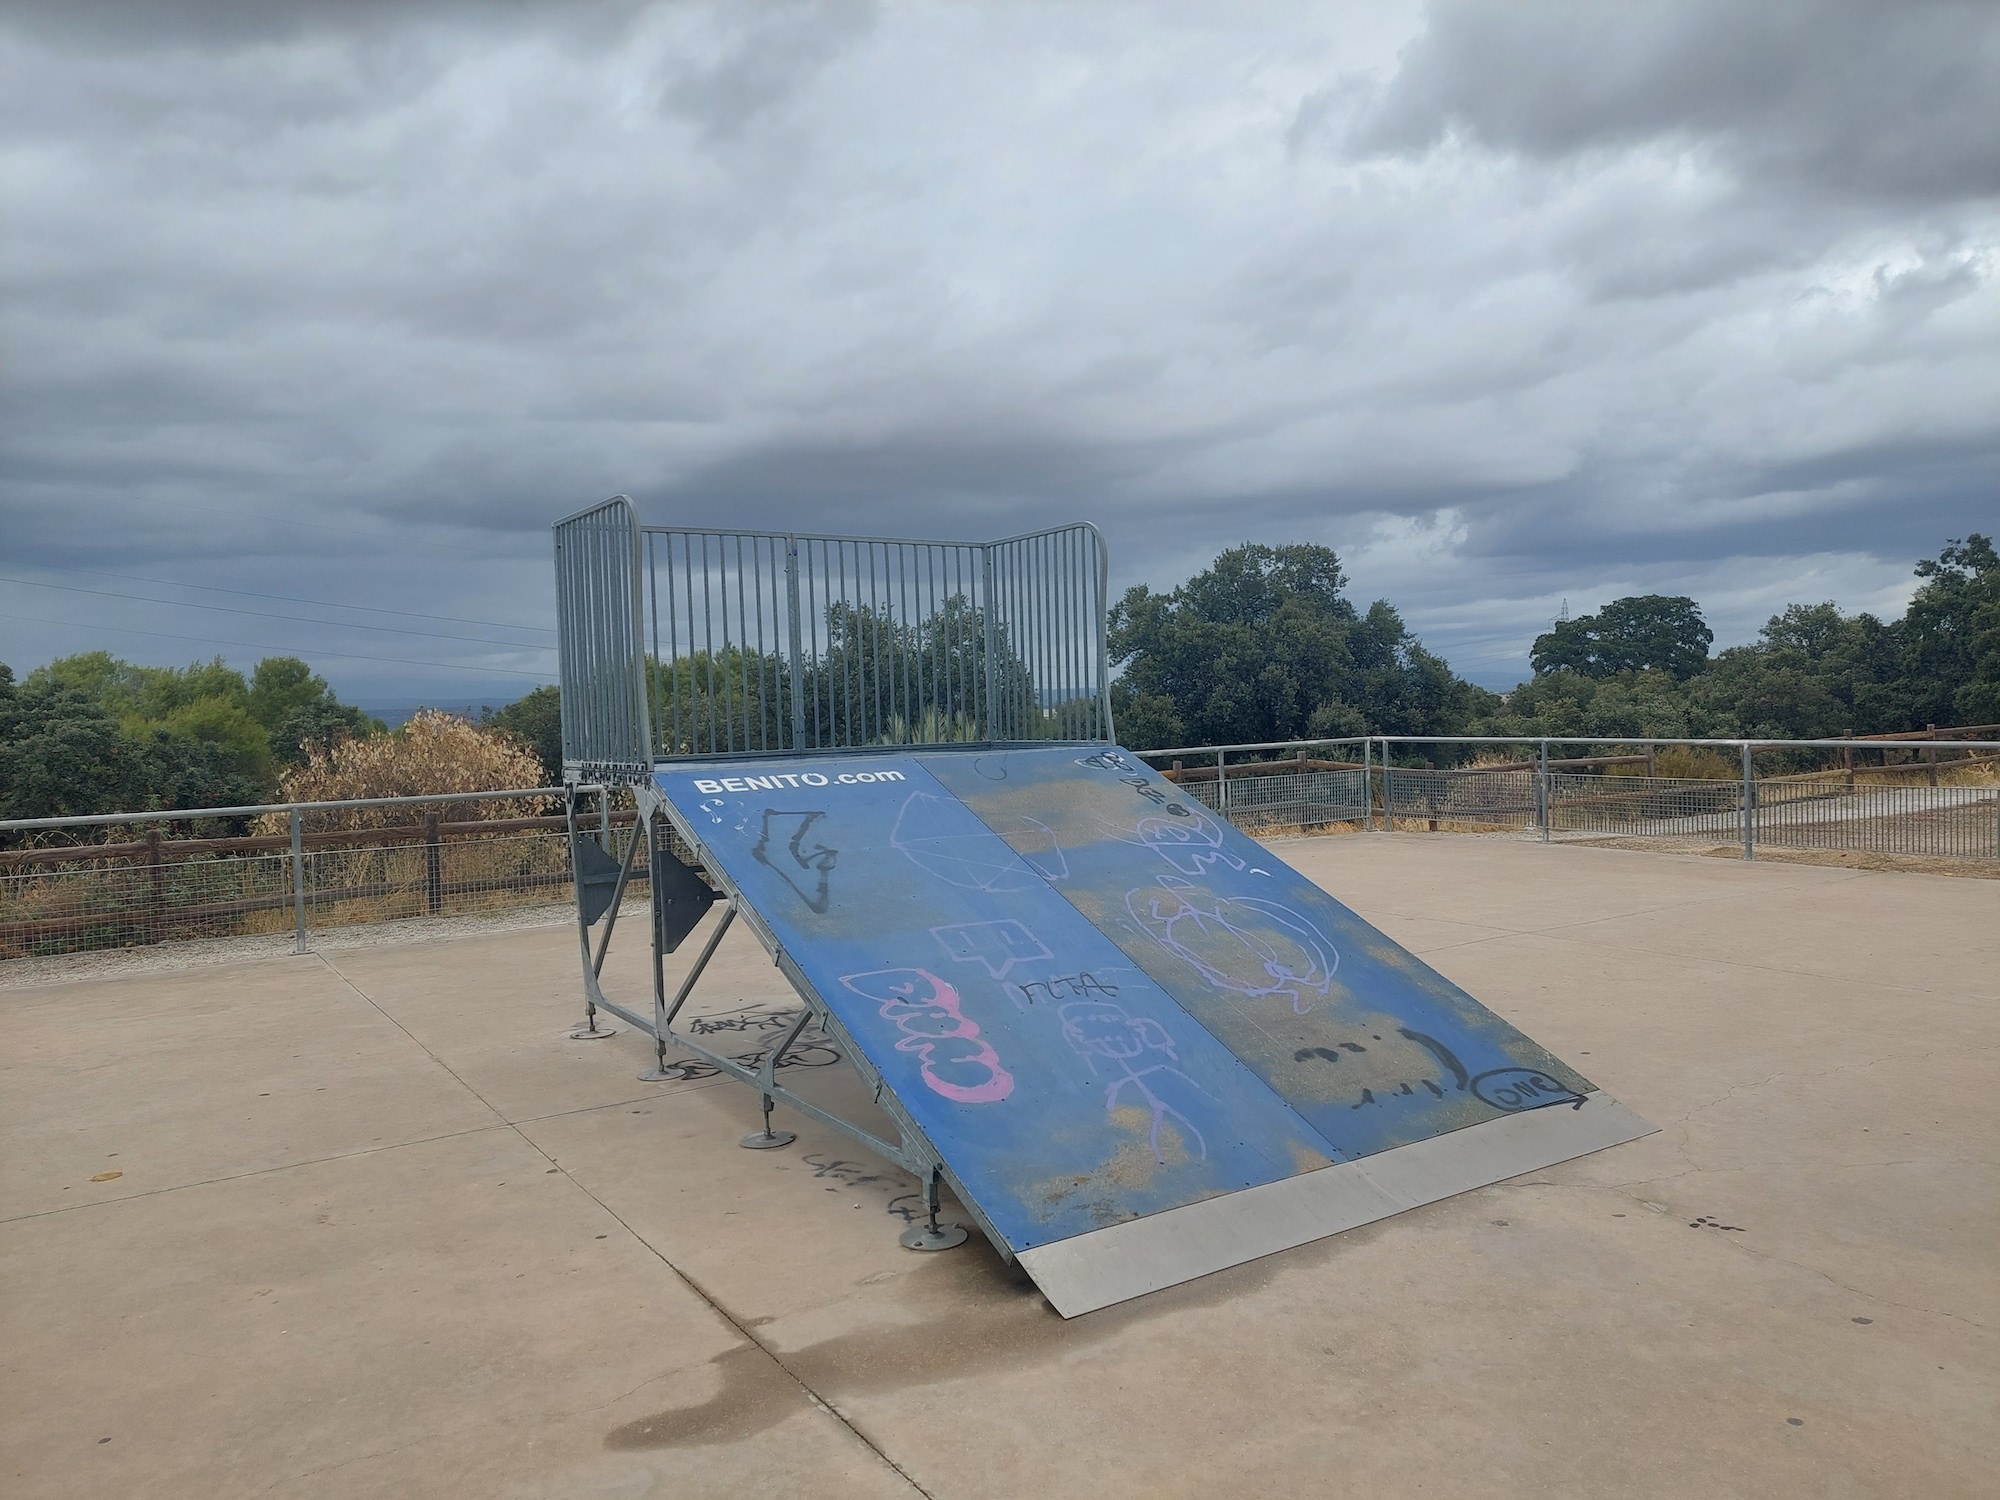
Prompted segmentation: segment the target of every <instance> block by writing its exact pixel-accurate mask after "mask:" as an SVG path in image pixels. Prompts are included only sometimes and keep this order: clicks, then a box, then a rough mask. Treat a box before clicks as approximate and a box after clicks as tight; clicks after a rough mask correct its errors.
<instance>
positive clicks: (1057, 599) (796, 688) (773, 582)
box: [555, 496, 1111, 782]
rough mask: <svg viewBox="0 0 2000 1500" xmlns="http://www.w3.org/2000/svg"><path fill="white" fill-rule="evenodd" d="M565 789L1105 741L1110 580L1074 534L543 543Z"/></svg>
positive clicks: (1093, 537) (677, 531)
mask: <svg viewBox="0 0 2000 1500" xmlns="http://www.w3.org/2000/svg"><path fill="white" fill-rule="evenodd" d="M555 556H556V590H557V614H558V635H559V640H560V649H561V658H562V687H563V695H562V702H563V759H564V766H565V770H566V771H567V772H568V773H570V774H574V775H576V776H578V777H580V778H584V779H597V780H608V781H613V782H627V781H633V780H636V779H639V778H640V777H643V776H644V775H645V774H646V773H647V772H648V771H649V770H650V769H651V768H652V766H653V764H654V763H655V762H656V761H658V760H671V759H676V758H690V757H700V758H703V759H714V758H722V757H729V756H739V755H767V754H772V753H776V752H783V753H787V754H801V753H813V752H817V751H830V750H851V749H856V748H861V747H869V746H879V745H906V744H937V743H944V742H982V743H1013V742H1021V741H1031V740H1047V739H1067V740H1090V741H1108V740H1109V739H1110V738H1111V704H1110V669H1109V663H1108V658H1107V654H1106V645H1105V625H1104V622H1105V617H1106V610H1107V608H1108V606H1109V602H1110V601H1109V599H1108V597H1107V593H1108V587H1109V584H1108V561H1107V556H1106V552H1105V547H1104V541H1103V538H1102V536H1101V535H1100V534H1099V533H1098V531H1097V528H1096V527H1094V526H1090V525H1085V524H1079V525H1074V526H1065V527H1059V528H1056V529H1054V530H1050V531H1042V532H1035V533H1032V534H1030V535H1026V536H1018V537H1010V538H1006V539H1004V540H1001V541H997V542H945V541H921V540H910V539H899V538H889V537H836V536H812V535H805V534H802V533H794V532H759V531H739V530H733V529H724V528H702V527H695V528H683V527H661V526H644V525H641V524H640V522H639V520H638V517H637V514H636V513H635V512H634V510H633V508H632V505H631V502H630V501H628V500H626V499H624V498H623V497H622V496H620V497H617V498H614V499H612V500H609V501H606V502H605V503H604V504H602V505H598V506H593V507H591V508H590V509H588V510H585V511H580V512H578V513H577V514H576V515H574V516H570V517H568V518H566V519H565V520H562V521H559V522H557V523H556V526H555Z"/></svg>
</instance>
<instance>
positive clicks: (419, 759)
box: [265, 708, 554, 832]
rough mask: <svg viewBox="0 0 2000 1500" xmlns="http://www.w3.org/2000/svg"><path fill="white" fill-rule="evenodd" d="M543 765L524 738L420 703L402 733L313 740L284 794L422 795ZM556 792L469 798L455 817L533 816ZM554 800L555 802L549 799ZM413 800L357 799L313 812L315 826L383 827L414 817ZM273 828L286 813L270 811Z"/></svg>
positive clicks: (301, 798) (521, 774) (501, 786)
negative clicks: (403, 804)
mask: <svg viewBox="0 0 2000 1500" xmlns="http://www.w3.org/2000/svg"><path fill="white" fill-rule="evenodd" d="M541 779H542V766H541V762H540V761H538V760H537V759H536V758H535V755H534V752H533V751H531V750H529V749H528V748H527V747H526V746H525V745H523V744H522V743H521V741H520V740H519V739H517V738H516V737H515V736H513V735H511V734H500V733H493V732H491V731H489V730H485V729H482V728H480V727H479V726H478V725H476V724H469V723H467V722H466V721H465V720H464V719H461V718H458V717H456V716H455V715H453V714H447V713H441V712H439V711H438V710H437V709H433V708H427V709H422V710H419V711H418V713H417V715H416V717H414V718H413V719H411V720H410V722H409V723H407V724H405V725H404V726H403V727H402V728H401V729H399V730H397V731H396V732H395V733H394V734H386V735H376V736H373V737H371V738H368V739H358V740H343V741H339V742H337V743H335V744H332V745H309V746H308V747H307V748H306V759H305V763H304V764H303V765H299V766H295V767H293V768H292V769H291V770H289V771H287V772H286V773H285V776H284V780H283V782H282V783H281V784H280V793H279V795H280V796H281V798H282V799H283V800H284V801H287V802H336V801H344V800H346V799H348V798H355V797H417V796H426V795H434V794H437V793H441V792H487V791H502V790H513V789H515V788H519V787H532V786H539V785H541ZM553 802H554V799H553V798H543V799H539V800H537V799H532V798H518V799H509V800H506V801H493V802H466V803H460V804H458V805H457V807H456V808H454V810H453V813H452V817H453V818H454V820H463V821H470V820H474V819H478V818H505V817H526V816H529V815H531V814H534V813H538V812H543V811H552V810H554V809H553V805H552V804H553ZM543 803H547V804H551V805H550V806H547V807H545V806H543V805H541V804H543ZM409 818H410V812H409V809H408V808H395V807H350V808H342V809H339V810H338V811H334V812H323V813H315V814H312V815H311V816H310V817H309V818H308V820H307V826H309V827H311V828H314V829H325V828H381V827H386V826H389V825H391V824H396V823H406V822H408V821H409ZM265 821H266V822H267V823H269V824H271V825H272V828H271V831H272V832H282V831H283V829H282V827H280V826H278V825H282V824H284V823H285V820H284V819H283V818H281V817H276V816H273V817H270V818H267V819H266V820H265Z"/></svg>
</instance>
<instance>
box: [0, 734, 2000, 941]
mask: <svg viewBox="0 0 2000 1500" xmlns="http://www.w3.org/2000/svg"><path fill="white" fill-rule="evenodd" d="M1948 733H1949V732H1948V731H1939V732H1938V736H1939V737H1938V739H1937V740H1935V741H1931V740H1927V741H1925V742H1923V743H1920V744H1913V743H1912V742H1911V741H1910V740H1908V739H1888V738H1886V737H1884V738H1882V739H1877V740H1868V741H1861V740H1856V741H1844V740H1820V741H1756V742H1748V743H1746V742H1744V741H1740V740H1724V741H1714V740H1673V741H1666V740H1656V741H1650V742H1647V741H1624V742H1620V743H1618V744H1616V745H1614V746H1612V747H1611V748H1610V749H1609V750H1608V751H1607V753H1603V754H1598V755H1582V756H1558V755H1552V754H1551V753H1550V751H1551V750H1561V749H1567V748H1574V747H1577V746H1578V745H1579V744H1581V743H1582V742H1578V741H1560V742H1559V741H1548V742H1543V741H1520V740H1516V741H1489V740H1470V739H1453V740H1442V739H1433V740H1426V741H1419V740H1414V739H1397V738H1393V737H1392V738H1387V739H1385V738H1383V737H1380V736H1375V737H1370V738H1368V739H1348V740H1317V741H1291V742H1283V743H1277V742H1274V743H1269V744H1261V745H1220V746H1217V745H1208V746H1196V747H1192V748H1183V749H1176V750H1160V751H1143V752H1140V753H1141V754H1142V755H1143V756H1144V757H1145V758H1147V759H1148V760H1153V761H1160V760H1165V761H1167V762H1168V763H1169V764H1168V765H1167V767H1166V768H1165V769H1166V772H1167V774H1168V775H1169V776H1171V777H1173V778H1174V779H1175V780H1176V781H1177V782H1179V784H1180V785H1181V787H1182V788H1183V790H1185V791H1186V792H1187V793H1188V795H1189V796H1191V797H1194V798H1195V799H1197V800H1198V801H1200V802H1202V803H1203V804H1204V805H1206V806H1207V807H1209V808H1211V809H1213V810H1214V811H1216V812H1217V813H1219V814H1221V815H1223V816H1225V817H1227V818H1229V819H1230V820H1231V821H1233V822H1234V823H1236V824H1237V825H1238V826H1240V827H1242V828H1244V829H1246V830H1248V831H1251V832H1258V833H1269V832H1273V831H1278V830H1287V829H1300V830H1312V829H1327V828H1337V827H1343V826H1345V827H1353V828H1374V829H1382V830H1387V831H1435V832H1450V833H1487V834H1501V835H1511V836H1516V837H1529V838H1540V839H1543V840H1552V841H1553V840H1577V839H1631V840H1638V841H1644V842H1646V843H1652V842H1655V841H1667V842H1670V843H1680V844H1687V845H1707V846H1714V845H1717V844H1722V845H1728V846H1732V847H1735V848H1738V849H1740V851H1741V853H1742V854H1743V856H1744V857H1746V858H1754V857H1755V855H1756V852H1757V850H1758V849H1760V848H1763V849H1822V850H1856V851H1864V852H1870V853H1883V854H1898V855H1912V856H1921V857H1931V858H1948V859H1969V860H2000V777H1996V771H2000V753H1996V752H2000V741H1993V740H1965V739H1957V740H1947V739H1945V738H1944V736H1945V735H1947V734H1948ZM1428 745H1449V746H1454V747H1467V746H1470V747H1472V748H1473V749H1475V750H1478V749H1484V750H1485V751H1486V752H1487V754H1486V755H1485V756H1484V757H1483V760H1484V763H1482V764H1473V765H1458V766H1445V767H1440V766H1426V765H1416V764H1412V763H1411V762H1412V761H1413V760H1415V759H1416V758H1417V755H1418V754H1419V753H1421V751H1420V750H1419V749H1418V748H1417V747H1422V746H1428ZM1503 745H1513V746H1520V747H1525V748H1526V749H1527V751H1528V752H1529V753H1525V754H1522V753H1519V752H1518V751H1517V752H1515V753H1513V754H1511V755H1506V757H1505V758H1495V756H1496V752H1498V753H1500V754H1503V755H1504V754H1505V752H1501V751H1500V747H1501V746H1503ZM1676 746H1680V747H1686V746H1695V747H1702V748H1708V749H1717V750H1728V751H1730V752H1732V753H1733V754H1734V756H1735V759H1736V767H1737V769H1738V772H1739V774H1736V775H1733V776H1729V777H1726V778H1724V777H1693V776H1669V775H1660V774H1657V772H1658V770H1659V769H1660V767H1659V764H1658V760H1659V757H1660V756H1661V755H1662V754H1663V753H1664V752H1665V751H1666V750H1668V749H1670V748H1673V747H1676ZM1582 747H1583V748H1585V749H1588V748H1591V746H1589V745H1583V746H1582ZM1808 750H1818V751H1823V752H1825V755H1824V758H1825V759H1828V760H1830V761H1832V762H1833V763H1832V764H1829V765H1825V766H1822V767H1820V768H1817V769H1808V770H1806V771H1803V772H1801V771H1797V770H1795V769H1791V767H1792V766H1793V765H1794V764H1795V763H1796V762H1797V761H1798V760H1799V759H1800V757H1801V755H1802V753H1803V752H1805V751H1808ZM1855 752H1860V753H1861V754H1862V755H1863V756H1864V757H1865V756H1866V755H1868V754H1870V753H1874V754H1876V755H1877V757H1878V759H1882V760H1886V759H1887V757H1890V756H1897V757H1904V759H1902V760H1900V761H1896V762H1892V763H1887V764H1872V765H1871V764H1867V763H1866V761H1865V759H1864V760H1862V761H1857V760H1856V759H1855ZM1453 753H1455V754H1456V753H1460V752H1459V751H1457V750H1454V752H1453ZM1759 756H1762V757H1764V758H1765V760H1766V762H1767V765H1766V767H1765V768H1764V773H1763V774H1759V773H1758V767H1757V760H1758V757H1759ZM1954 757H1955V758H1954ZM1204 761H1205V762H1207V763H1206V764H1199V763H1195V762H1204ZM576 790H577V791H578V792H579V793H582V794H585V796H586V797H587V799H588V804H589V806H588V811H587V813H585V814H584V815H582V816H581V818H580V822H579V828H580V831H581V832H583V833H586V834H588V835H589V836H590V837H592V838H593V839H595V840H596V841H597V842H598V843H599V844H600V845H602V846H603V847H604V848H605V849H606V851H607V852H609V853H611V854H612V855H614V856H615V857H618V858H621V859H622V857H623V856H624V854H625V852H626V846H627V843H628V841H629V840H630V838H631V836H632V832H631V831H632V828H633V813H632V812H631V810H630V809H629V808H627V809H624V810H619V809H618V808H616V807H614V806H612V803H611V798H610V796H608V795H606V794H605V792H604V789H603V788H602V787H600V786H586V787H580V788H577V789H576ZM564 796H565V793H564V791H563V789H561V788H556V787H531V788H524V789H518V790H511V791H490V792H464V793H454V794H449V795H440V796H433V797H378V798H367V799H358V800H350V801H343V802H323V803H272V804H265V805H259V806H250V807H227V808H192V809H186V808H183V809H168V810H163V811H156V812H143V813H109V814H104V815H100V816H93V817H72V818H41V819H27V820H19V821H14V822H4V823H0V843H6V844H9V845H12V846H13V847H8V848H0V959H5V958H12V957H21V956H24V955H32V954H61V953H73V952H82V951H87V950H91V949H101V948H120V947H131V946H137V945H142V944H151V943H161V942H170V941H174V940H178V939H185V938H199V937H224V936H236V935H243V934H255V933H267V934H273V935H278V934H285V933H290V934H292V936H293V939H294V946H295V947H296V948H297V949H298V950H299V951H305V950H306V949H307V948H308V947H309V945H310V937H311V934H312V933H313V932H314V931H317V930H325V929H331V928H336V927H344V926H353V925H357V924H362V923H372V922H385V921H393V920H398V919H402V918H408V917H450V916H464V915H471V914H475V913H494V912H505V911H508V910H513V909H519V908H524V907H529V906H536V905H543V904H559V903H560V904H566V903H567V902H568V901H569V895H570V884H571V878H572V877H571V865H570V847H569V841H568V833H567V825H568V816H567V815H566V814H564V813H561V812H556V811H554V810H553V809H555V808H556V807H559V806H561V803H562V799H563V797H564ZM467 804H478V805H477V806H470V807H468V806H467ZM510 809H518V811H517V812H513V813H511V814H509V810H510ZM358 812H367V813H369V814H371V815H373V816H374V817H375V819H376V821H373V822H371V823H370V825H369V826H365V827H355V826H334V825H335V824H337V823H339V822H340V821H341V820H342V815H346V816H347V821H348V822H350V823H351V822H352V821H353V818H352V815H353V814H355V813H358ZM496 814H509V815H496ZM679 852H680V853H681V854H682V856H683V857H684V858H692V854H691V852H690V851H685V850H683V851H679ZM646 868H647V864H646V862H645V861H644V860H641V861H639V862H638V863H637V865H636V867H635V869H634V873H633V881H632V884H631V886H630V887H629V893H630V894H632V895H635V896H637V897H638V898H639V899H641V900H644V899H646V891H645V884H646V874H645V872H646Z"/></svg>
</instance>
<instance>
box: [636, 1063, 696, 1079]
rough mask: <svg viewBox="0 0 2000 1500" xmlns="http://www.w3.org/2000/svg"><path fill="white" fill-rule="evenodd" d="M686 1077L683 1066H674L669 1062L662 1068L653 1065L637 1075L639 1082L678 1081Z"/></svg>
mask: <svg viewBox="0 0 2000 1500" xmlns="http://www.w3.org/2000/svg"><path fill="white" fill-rule="evenodd" d="M686 1077H687V1070H686V1069H685V1068H676V1067H674V1066H672V1065H671V1064H669V1065H668V1066H667V1067H664V1068H659V1067H654V1068H648V1069H646V1071H645V1072H643V1073H641V1074H640V1075H639V1082H641V1083H679V1082H680V1081H681V1080H682V1079H684V1078H686Z"/></svg>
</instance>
